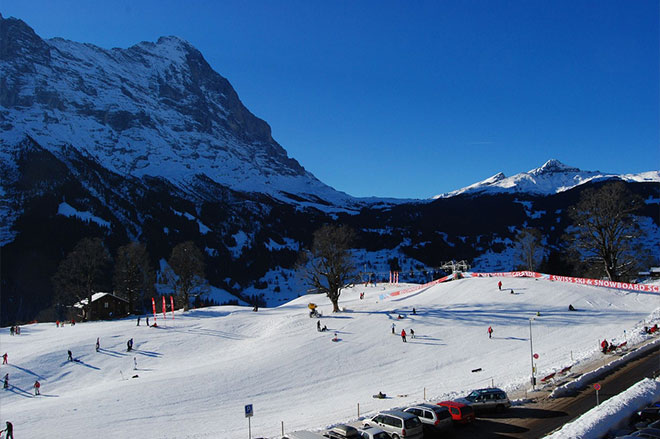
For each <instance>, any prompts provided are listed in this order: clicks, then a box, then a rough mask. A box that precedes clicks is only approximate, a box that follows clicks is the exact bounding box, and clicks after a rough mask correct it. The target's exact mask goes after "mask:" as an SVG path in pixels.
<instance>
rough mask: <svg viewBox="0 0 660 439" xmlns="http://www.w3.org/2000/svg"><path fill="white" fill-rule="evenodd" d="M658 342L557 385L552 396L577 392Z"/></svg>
mask: <svg viewBox="0 0 660 439" xmlns="http://www.w3.org/2000/svg"><path fill="white" fill-rule="evenodd" d="M658 343H660V339H659V340H655V341H653V342H651V343H649V344H647V345H645V346H643V347H641V348H639V349H637V350H635V351H633V352H631V353H629V354H626V355H624V356H623V357H621V358H618V359H616V360H614V361H612V362H610V363H609V364H606V365H605V366H602V367H599V368H598V369H596V370H593V371H591V372H588V373H585V374H584V375H581V376H580V378H578V379H576V380H573V381H571V382H570V383H566V384H564V385H563V386H559V387H557V388H556V389H555V390H553V392H552V393H551V394H550V398H559V397H562V396H564V395H568V394H570V393H573V392H576V391H578V390H579V389H582V388H584V387H585V386H586V385H587V384H589V383H590V382H593V381H595V380H597V379H598V378H600V377H601V376H603V375H606V374H608V373H610V371H612V370H614V369H616V368H617V367H619V366H621V365H622V364H625V363H627V362H629V361H632V360H634V359H635V358H638V357H641V356H642V355H644V354H645V353H646V352H648V351H649V350H650V349H655V348H656V347H657V346H658Z"/></svg>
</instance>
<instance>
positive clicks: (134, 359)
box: [133, 357, 137, 370]
mask: <svg viewBox="0 0 660 439" xmlns="http://www.w3.org/2000/svg"><path fill="white" fill-rule="evenodd" d="M133 370H137V357H133Z"/></svg>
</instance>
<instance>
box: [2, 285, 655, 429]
mask: <svg viewBox="0 0 660 439" xmlns="http://www.w3.org/2000/svg"><path fill="white" fill-rule="evenodd" d="M498 280H499V279H494V278H490V279H489V278H485V279H463V280H459V281H452V282H448V283H444V284H440V285H436V286H433V287H431V288H428V289H425V290H421V291H417V292H413V293H409V294H406V295H404V296H402V297H396V298H389V299H384V300H381V299H380V298H379V297H380V296H381V295H382V294H384V293H387V292H389V291H394V290H397V289H401V288H405V286H399V287H397V286H392V285H378V286H376V287H374V286H369V287H367V288H365V287H364V286H361V287H355V288H353V289H352V290H347V291H344V292H343V293H342V295H341V298H340V306H341V307H342V308H345V311H344V312H341V313H338V314H334V315H333V314H332V312H331V309H332V307H331V304H330V302H329V300H328V299H327V298H326V297H324V296H320V295H312V296H304V297H300V298H298V299H295V300H293V301H292V302H289V303H287V304H285V305H282V306H280V307H278V308H269V309H260V310H259V311H258V312H253V311H252V310H251V308H248V307H235V306H226V307H213V308H205V309H199V310H193V311H189V312H186V313H182V312H177V313H176V319H175V320H174V322H172V320H171V319H170V317H171V315H168V320H167V321H166V322H165V321H163V320H162V318H161V317H162V314H161V315H159V318H158V324H159V327H158V328H147V327H145V326H144V318H143V319H142V322H141V326H139V327H138V326H136V319H133V318H131V319H124V320H120V321H111V322H90V323H80V324H77V325H75V326H73V327H71V326H66V327H65V328H56V327H55V325H54V324H52V323H40V324H35V325H28V326H24V327H22V331H21V335H20V336H14V337H10V336H9V335H8V334H9V331H8V330H3V333H2V335H0V345H1V347H0V350H2V351H3V353H4V352H7V353H8V354H9V363H10V364H9V365H4V366H2V367H1V368H0V372H1V373H2V374H3V375H4V374H5V373H9V375H10V384H11V385H12V386H15V387H12V388H11V389H9V390H8V391H4V392H0V414H1V418H2V419H0V421H4V420H10V421H12V422H13V423H14V425H15V428H16V433H17V435H19V437H52V435H53V434H54V433H53V432H56V433H55V437H62V438H67V437H71V438H73V437H76V438H80V437H90V436H93V435H98V434H99V433H101V434H102V436H103V437H121V436H122V435H125V434H127V433H128V432H130V434H131V435H136V436H141V437H148V438H174V437H177V438H182V437H184V438H211V437H213V438H230V439H231V438H241V437H245V436H246V435H247V420H246V419H245V417H244V405H245V404H253V406H254V417H253V418H252V419H251V427H252V436H253V437H259V436H262V437H279V435H280V433H281V422H284V427H285V430H286V431H294V430H300V429H312V430H314V429H321V428H324V427H327V426H329V425H333V424H336V423H338V422H350V421H354V420H356V419H357V404H358V403H359V404H360V414H361V416H365V415H368V414H371V413H374V412H376V411H378V410H382V409H387V408H392V407H396V406H403V405H408V404H411V403H414V402H420V401H422V400H423V395H424V389H426V396H427V399H432V400H438V399H447V398H452V397H455V396H458V395H464V394H465V393H467V392H468V391H469V390H471V389H473V388H478V387H486V386H488V385H490V384H491V382H493V383H494V384H495V385H496V386H500V387H502V388H504V389H505V390H507V391H510V392H511V391H514V390H517V389H520V388H522V387H523V386H527V385H528V383H529V378H530V374H531V365H530V344H529V319H530V318H532V317H533V318H534V320H533V321H532V334H533V346H534V351H535V352H536V353H538V354H539V359H538V360H537V367H538V372H537V377H538V378H541V377H543V376H545V375H546V374H548V373H550V372H553V371H555V370H558V369H560V368H562V367H564V366H568V365H571V364H577V363H580V362H582V361H586V360H588V359H590V358H592V357H594V356H600V355H602V354H600V352H598V347H599V346H598V343H599V340H601V339H602V338H607V339H608V340H612V339H616V340H617V341H623V340H624V337H627V338H628V340H629V343H631V344H632V343H634V342H635V341H640V340H641V339H642V336H641V335H639V328H641V327H642V326H644V325H648V324H649V323H650V322H651V321H652V320H653V321H657V320H658V319H659V317H660V314H659V313H658V311H657V310H656V309H658V308H660V297H659V296H658V295H657V294H655V295H653V294H648V293H636V292H628V291H620V290H612V289H605V288H597V287H589V286H581V285H571V284H563V283H559V282H551V281H547V280H533V279H522V278H521V279H503V283H504V286H503V291H498V289H497V281H498ZM510 289H513V290H514V293H515V294H510V293H509V290H510ZM360 292H365V299H364V300H360V299H359V293H360ZM309 302H314V303H316V304H317V305H319V308H320V310H321V311H322V313H323V317H322V318H321V320H320V321H321V324H322V325H324V324H325V325H327V326H328V332H324V333H320V332H317V331H316V322H317V319H313V318H309V316H308V312H309V310H308V308H307V304H308V303H309ZM569 304H573V306H575V307H576V308H577V309H578V311H577V312H569V311H568V305H569ZM413 307H414V308H415V309H416V311H417V315H411V311H412V308H413ZM654 310H656V312H655V313H654V314H651V313H652V312H653V311H654ZM537 312H540V316H536V314H537ZM398 314H402V315H404V316H405V318H404V319H402V320H398V319H397V315H398ZM151 321H152V323H153V317H152V318H151ZM392 323H395V324H396V330H397V333H398V332H400V331H401V329H405V330H406V332H407V333H408V334H409V335H408V342H407V343H403V342H402V340H401V337H399V336H398V335H397V336H393V335H392V334H391V324H392ZM489 325H492V327H493V329H494V333H493V338H492V339H488V335H487V333H486V329H487V328H488V326H489ZM410 328H413V329H414V330H415V333H416V338H415V339H412V338H411V337H410ZM624 330H625V335H624ZM335 332H336V333H337V336H338V337H339V338H340V341H339V342H336V343H334V342H332V341H331V338H332V337H333V335H334V333H335ZM97 337H100V340H101V352H99V353H96V352H95V351H94V343H95V341H96V338H97ZM129 338H133V339H134V341H135V345H134V349H135V351H134V352H131V353H128V352H126V341H127V340H128V339H129ZM67 349H71V351H72V352H73V355H74V357H76V358H78V359H79V360H80V362H73V363H72V362H68V361H66V360H67V354H66V351H67ZM571 353H572V357H573V361H571ZM133 357H135V358H136V359H137V362H138V370H136V371H134V370H133ZM477 368H481V369H482V372H478V373H472V372H471V370H473V369H477ZM133 375H138V378H131V376H133ZM122 376H123V379H122ZM35 379H39V380H40V381H41V383H42V388H41V393H42V396H41V397H38V398H35V397H33V396H32V384H33V383H34V380H35ZM378 391H382V392H384V393H386V394H388V395H389V396H392V398H391V399H384V400H376V399H373V398H372V397H371V395H373V394H375V393H377V392H378ZM398 395H402V396H398ZM404 395H405V396H404Z"/></svg>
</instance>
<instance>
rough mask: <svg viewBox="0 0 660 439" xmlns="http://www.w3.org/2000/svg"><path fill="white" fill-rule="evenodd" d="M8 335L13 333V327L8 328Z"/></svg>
mask: <svg viewBox="0 0 660 439" xmlns="http://www.w3.org/2000/svg"><path fill="white" fill-rule="evenodd" d="M9 335H14V327H13V326H12V327H10V328H9Z"/></svg>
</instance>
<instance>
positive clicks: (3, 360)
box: [2, 352, 7, 364]
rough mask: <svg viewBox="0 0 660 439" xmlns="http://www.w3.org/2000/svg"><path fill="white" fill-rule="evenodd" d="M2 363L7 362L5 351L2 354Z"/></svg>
mask: <svg viewBox="0 0 660 439" xmlns="http://www.w3.org/2000/svg"><path fill="white" fill-rule="evenodd" d="M2 364H7V353H6V352H5V353H4V355H3V356H2Z"/></svg>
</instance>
